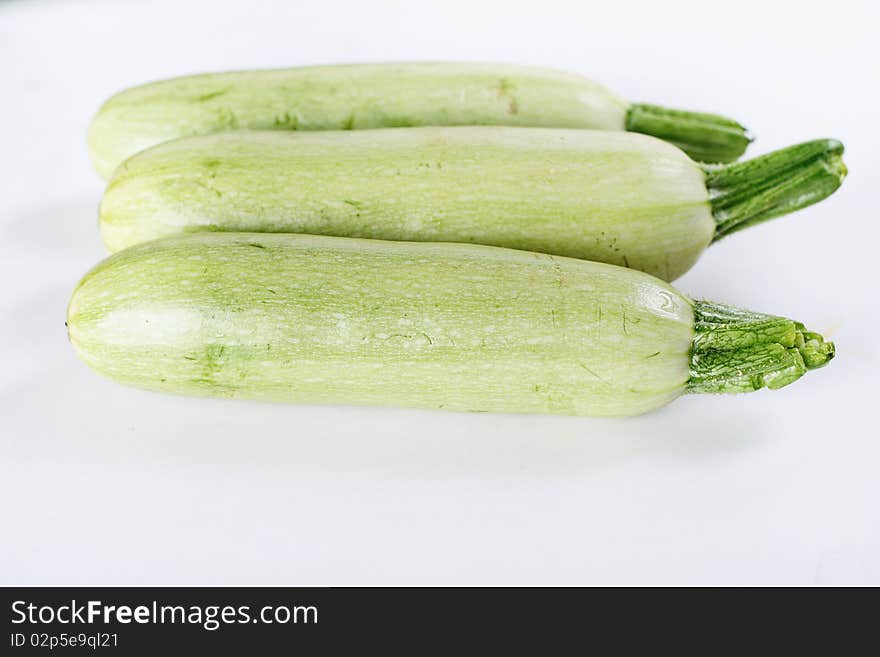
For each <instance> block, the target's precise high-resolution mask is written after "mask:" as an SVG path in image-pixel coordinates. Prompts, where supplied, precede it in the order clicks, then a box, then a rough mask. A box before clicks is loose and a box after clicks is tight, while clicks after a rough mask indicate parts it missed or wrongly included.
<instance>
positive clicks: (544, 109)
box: [89, 63, 750, 178]
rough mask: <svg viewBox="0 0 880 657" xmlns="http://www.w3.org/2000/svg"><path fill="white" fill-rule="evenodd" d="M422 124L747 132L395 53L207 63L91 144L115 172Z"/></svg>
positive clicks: (115, 102) (741, 139)
mask: <svg viewBox="0 0 880 657" xmlns="http://www.w3.org/2000/svg"><path fill="white" fill-rule="evenodd" d="M424 125H514V126H539V127H547V128H590V129H597V130H630V131H634V132H643V133H646V134H650V135H654V136H656V137H660V138H663V139H666V140H668V141H670V142H672V143H674V144H676V145H678V146H680V147H681V148H683V149H684V150H685V151H687V152H688V153H689V154H690V155H692V156H693V157H694V158H695V159H697V160H700V161H705V162H729V161H732V160H735V159H736V158H737V157H739V156H740V155H741V154H742V153H743V151H744V150H745V148H746V146H747V145H748V143H749V141H750V139H749V137H748V136H747V135H746V130H745V129H744V128H743V127H742V126H741V125H740V124H738V123H737V122H736V121H732V120H730V119H727V118H724V117H721V116H716V115H713V114H702V113H697V112H685V111H680V110H669V109H666V108H662V107H658V106H656V105H644V104H631V103H628V102H626V101H624V100H622V99H620V98H618V97H617V96H615V95H614V94H613V93H611V92H610V91H608V90H607V89H605V88H604V87H602V86H601V85H599V84H596V83H595V82H592V81H590V80H587V79H586V78H583V77H581V76H579V75H573V74H570V73H562V72H559V71H552V70H546V69H541V68H530V67H524V66H512V65H505V64H478V63H457V64H456V63H399V64H354V65H342V66H311V67H303V68H289V69H277V70H263V71H238V72H232V73H211V74H206V75H194V76H188V77H180V78H174V79H170V80H162V81H159V82H153V83H151V84H145V85H142V86H138V87H134V88H131V89H127V90H125V91H122V92H120V93H118V94H116V95H115V96H113V97H112V98H111V99H110V100H108V101H107V102H106V103H105V104H104V106H103V107H102V108H101V110H100V112H99V113H98V115H97V116H96V117H95V120H94V122H93V123H92V126H91V129H90V131H89V150H90V152H91V156H92V161H93V162H94V165H95V168H96V169H97V171H98V172H99V173H100V174H101V175H102V176H104V177H105V178H107V177H109V176H110V174H111V173H112V172H113V169H115V168H116V167H117V166H118V165H119V164H120V163H121V162H122V161H123V160H125V159H126V158H128V157H130V156H132V155H134V154H135V153H137V152H138V151H141V150H143V149H145V148H148V147H149V146H153V145H155V144H158V143H160V142H163V141H168V140H169V139H175V138H177V137H187V136H192V135H201V134H207V133H212V132H222V131H227V130H235V129H242V128H246V129H260V130H353V129H361V128H396V127H401V126H424Z"/></svg>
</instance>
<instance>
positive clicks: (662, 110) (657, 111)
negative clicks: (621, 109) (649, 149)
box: [626, 103, 752, 162]
mask: <svg viewBox="0 0 880 657" xmlns="http://www.w3.org/2000/svg"><path fill="white" fill-rule="evenodd" d="M626 129H627V130H628V131H630V132H641V133H642V134H646V135H651V136H652V137H657V138H659V139H663V140H664V141H668V142H670V143H673V144H675V145H676V146H678V147H679V148H680V149H681V150H683V151H684V152H685V153H687V154H688V155H689V156H690V157H691V158H692V159H694V160H696V161H697V162H733V161H734V160H736V159H737V158H738V157H739V156H740V155H742V154H743V152H745V150H746V147H747V146H748V145H749V143H750V142H751V141H752V138H751V137H750V136H749V134H748V131H747V130H746V129H745V128H744V127H743V126H742V125H740V124H739V123H737V122H736V121H734V120H733V119H728V118H727V117H724V116H719V115H717V114H705V113H702V112H688V111H686V110H676V109H668V108H666V107H660V106H658V105H646V104H642V103H633V104H632V105H630V107H629V110H628V111H627V114H626Z"/></svg>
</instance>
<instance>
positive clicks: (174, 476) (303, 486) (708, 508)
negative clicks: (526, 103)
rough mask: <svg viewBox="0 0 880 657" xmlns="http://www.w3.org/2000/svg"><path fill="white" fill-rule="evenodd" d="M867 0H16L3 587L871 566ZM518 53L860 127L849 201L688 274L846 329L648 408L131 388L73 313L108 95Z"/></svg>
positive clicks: (0, 70)
mask: <svg viewBox="0 0 880 657" xmlns="http://www.w3.org/2000/svg"><path fill="white" fill-rule="evenodd" d="M876 7H877V4H876V3H873V2H870V1H869V0H865V1H864V2H831V3H829V2H816V3H811V2H804V1H800V2H785V3H782V2H768V1H767V0H764V1H761V2H752V1H743V0H739V1H738V2H736V3H715V2H705V1H702V0H701V1H697V2H684V1H677V2H676V1H673V0H665V1H664V2H649V1H645V2H626V1H611V0H603V1H602V2H596V3H593V2H586V1H584V0H577V1H572V2H569V3H561V2H551V1H546V0H544V1H542V2H534V1H532V2H524V3H517V2H512V1H511V0H506V1H504V2H491V3H488V2H487V3H479V2H475V1H474V0H468V1H466V2H459V1H457V0H445V1H444V2H440V3H437V4H435V5H429V4H427V3H422V2H413V1H407V2H399V3H396V2H385V3H383V2H378V1H376V0H371V1H370V2H350V3H349V2H337V1H331V0H322V1H321V2H314V1H309V2H305V1H304V2H277V3H269V2H241V1H236V2H220V1H218V0H214V1H213V2H206V3H195V2H185V1H182V0H174V1H171V2H167V1H164V0H151V1H150V2H143V3H130V2H109V1H108V2H101V1H90V2H60V1H57V2H36V1H28V0H19V1H11V2H0V434H2V439H0V450H2V451H0V583H6V584H12V583H22V584H37V583H68V584H77V583H81V584H115V583H149V584H196V583H199V584H233V583H252V584H412V583H422V584H599V583H619V584H630V583H649V584H651V583H680V584H711V583H803V584H809V583H880V520H878V502H880V475H878V472H880V469H878V468H880V463H878V461H880V458H878V457H880V432H878V431H877V429H876V427H875V425H876V423H877V406H878V401H880V400H878V395H877V384H876V376H877V372H878V368H880V362H878V351H877V337H876V335H877V331H878V325H880V316H878V310H877V306H878V302H877V279H878V273H877V272H878V266H880V262H878V257H877V253H878V238H880V231H878V222H880V219H878V211H877V208H878V198H880V189H878V187H880V186H878V173H877V172H878V171H880V156H878V153H880V143H878V131H877V121H878V120H877V111H876V105H877V102H878V95H877V66H878V64H880V52H878V46H877V41H878V38H877V34H878V27H880V20H878V18H880V16H878V10H877V9H876ZM420 59H433V60H499V61H511V62H516V63H524V64H536V65H546V66H551V67H556V68H562V69H569V70H572V71H576V72H580V73H583V74H585V75H588V76H590V77H593V78H595V79H597V80H599V81H602V82H604V83H605V84H607V85H608V86H610V87H611V88H613V89H615V90H616V91H618V92H619V93H621V94H622V95H624V96H625V97H628V98H630V99H633V100H644V101H649V102H655V103H662V104H666V105H670V106H674V107H684V108H695V109H706V110H711V111H718V112H722V113H726V114H728V115H731V116H734V117H737V118H739V119H740V120H742V121H743V122H745V123H747V124H748V125H749V127H750V128H751V129H752V130H753V131H754V132H755V134H756V135H757V136H758V141H757V142H756V143H755V144H754V145H753V146H752V148H751V150H750V154H752V155H754V154H757V153H761V152H764V151H766V150H769V149H772V148H776V147H781V146H785V145H788V144H791V143H794V142H797V141H801V140H805V139H810V138H814V137H825V136H833V137H837V138H839V139H841V140H842V141H843V142H844V143H845V144H846V146H847V155H846V161H847V164H848V165H849V168H850V177H849V178H848V179H847V181H846V182H845V184H844V186H843V188H842V189H841V190H840V191H839V192H838V194H837V195H835V196H834V197H833V198H832V199H830V200H828V201H826V202H825V203H823V204H821V205H820V206H816V207H814V208H810V209H808V210H806V211H803V212H801V213H799V214H797V215H796V216H790V217H786V218H783V219H779V220H777V221H776V222H774V223H772V224H768V225H764V226H761V227H758V228H754V229H751V230H750V231H749V232H746V233H742V234H738V235H737V236H735V237H731V238H730V239H728V240H726V241H724V242H723V243H722V244H720V245H717V246H713V247H712V248H711V249H710V251H708V252H707V253H706V254H705V255H704V257H703V259H702V260H701V262H700V263H699V264H698V265H697V266H696V267H695V268H694V269H693V270H692V271H691V272H690V273H689V274H688V275H687V276H686V277H684V278H682V279H680V280H679V281H678V283H677V286H678V287H679V289H681V290H683V291H685V292H687V293H689V294H690V295H692V296H696V297H705V298H712V299H715V300H719V301H725V302H729V303H734V304H737V305H741V306H746V307H749V308H752V309H755V310H762V311H768V312H774V313H777V314H784V315H787V316H790V317H794V318H796V319H799V320H801V321H803V322H805V323H807V324H808V325H809V326H810V327H812V328H815V329H816V330H820V331H823V332H826V333H827V334H830V335H831V336H832V337H833V339H834V340H835V341H836V343H837V347H838V358H837V359H836V360H835V361H834V362H832V363H831V364H830V365H829V366H828V367H827V368H826V369H824V370H821V371H818V372H812V373H810V374H809V375H807V376H806V377H804V378H803V379H802V380H801V381H799V382H797V383H796V384H794V385H792V386H790V387H789V388H786V389H785V390H782V391H778V392H766V391H765V392H761V393H756V394H753V395H742V396H738V397H728V396H723V397H708V396H707V397H686V398H683V399H681V400H679V401H677V402H675V403H674V404H672V405H670V406H668V407H667V408H665V409H663V410H661V411H659V412H656V413H653V414H650V415H648V416H644V417H640V418H636V419H630V420H591V419H583V418H563V417H537V416H514V415H509V416H508V415H487V414H475V415H467V414H454V413H442V412H423V411H407V410H394V409H390V410H383V409H356V408H344V407H337V408H332V407H302V406H283V405H270V404H258V403H247V402H228V401H216V400H203V399H190V398H177V397H170V396H162V395H159V394H154V393H148V392H141V391H138V390H134V389H127V388H124V387H122V386H119V385H117V384H114V383H112V382H110V381H107V380H104V379H102V378H100V377H99V376H98V375H96V374H94V373H92V372H91V371H89V370H88V369H87V368H86V366H85V365H83V364H82V363H80V362H79V361H78V360H77V358H76V356H75V355H74V353H73V351H72V349H71V348H70V346H69V344H68V343H67V339H66V334H65V330H64V315H65V306H66V303H67V299H68V296H69V294H70V292H71V291H72V289H73V287H74V285H75V284H76V282H77V281H78V279H79V277H80V276H81V275H82V274H83V273H84V272H85V271H86V270H87V269H88V268H89V267H90V266H92V265H93V264H94V263H96V262H97V261H98V260H99V259H100V258H102V257H103V256H104V255H105V251H104V249H103V246H102V245H101V242H100V239H99V236H98V232H97V228H96V208H97V203H98V200H99V198H100V194H101V191H102V185H101V182H100V180H99V179H98V177H97V176H96V174H94V172H93V171H92V170H91V168H90V166H89V162H88V159H87V155H86V148H85V133H86V128H87V125H88V122H89V120H90V118H91V116H92V114H93V113H94V112H95V111H96V110H97V108H98V106H99V104H100V103H101V102H102V101H103V100H104V99H105V98H106V97H107V96H109V95H110V94H111V93H113V92H115V91H117V90H119V89H121V88H123V87H126V86H130V85H133V84H137V83H141V82H144V81H147V80H151V79H155V78H161V77H166V76H172V75H179V74H186V73H191V72H200V71H206V70H215V69H235V68H250V67H264V66H283V65H298V64H310V63H327V62H354V61H369V60H420Z"/></svg>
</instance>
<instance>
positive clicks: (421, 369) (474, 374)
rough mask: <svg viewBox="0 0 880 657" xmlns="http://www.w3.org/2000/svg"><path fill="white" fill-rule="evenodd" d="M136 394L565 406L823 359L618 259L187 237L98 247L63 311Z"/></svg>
mask: <svg viewBox="0 0 880 657" xmlns="http://www.w3.org/2000/svg"><path fill="white" fill-rule="evenodd" d="M67 326H68V332H69V336H70V340H71V342H72V343H73V346H74V347H75V349H76V351H77V352H78V353H79V355H80V357H81V358H82V359H83V360H84V361H85V362H86V363H88V364H89V365H90V366H91V367H93V368H94V369H95V370H97V371H98V372H100V373H102V374H105V375H107V376H109V377H111V378H113V379H116V380H117V381H120V382H122V383H126V384H131V385H135V386H139V387H142V388H149V389H153V390H160V391H167V392H176V393H185V394H196V395H210V396H217V397H234V398H252V399H266V400H276V401H291V402H305V403H322V404H323V403H343V404H371V405H394V406H412V407H426V408H446V409H452V410H472V411H501V412H522V413H561V414H577V415H612V416H613V415H632V414H636V413H643V412H646V411H649V410H651V409H654V408H657V407H659V406H662V405H663V404H665V403H667V402H669V401H671V400H673V399H675V398H676V397H678V396H679V395H682V394H683V393H686V392H740V391H750V390H756V389H759V388H762V387H768V388H779V387H781V386H784V385H786V384H788V383H791V382H792V381H794V380H795V379H797V378H799V377H800V376H801V375H802V374H803V373H804V372H805V371H806V370H807V369H811V368H814V367H818V366H820V365H822V364H824V363H825V362H827V361H828V360H830V359H831V357H832V356H833V354H834V347H833V344H831V343H825V342H823V340H822V338H821V336H819V335H817V334H815V333H810V332H808V331H806V330H805V329H804V327H803V326H802V325H801V324H798V323H796V322H793V321H790V320H787V319H783V318H780V317H773V316H769V315H762V314H757V313H750V312H746V311H741V310H737V309H733V308H729V307H725V306H719V305H717V304H712V303H706V302H693V301H691V300H689V299H688V298H686V297H685V296H683V295H682V294H680V293H679V292H677V291H676V290H675V289H673V288H672V287H670V286H669V285H668V284H666V283H664V282H662V281H660V280H658V279H656V278H653V277H651V276H649V275H647V274H644V273H641V272H637V271H634V270H631V269H625V268H622V267H615V266H612V265H604V264H598V263H593V262H588V261H584V260H575V259H570V258H562V257H556V256H550V255H545V254H537V253H529V252H526V251H516V250H511V249H501V248H495V247H489V246H479V245H470V244H437V243H413V242H387V241H379V240H361V239H351V238H338V237H325V236H313V235H291V234H263V233H251V234H247V233H201V234H195V235H187V236H182V237H173V238H168V239H164V240H157V241H154V242H149V243H146V244H142V245H139V246H135V247H132V248H131V249H128V250H126V251H123V252H120V253H118V254H116V255H113V256H111V257H110V258H108V259H107V260H105V261H104V262H103V263H101V264H100V265H98V266H97V267H96V268H95V269H93V270H92V271H91V272H90V273H88V274H87V275H86V276H85V277H84V278H83V280H82V281H81V282H80V284H79V286H78V287H77V288H76V291H75V292H74V294H73V297H72V299H71V301H70V305H69V308H68V315H67Z"/></svg>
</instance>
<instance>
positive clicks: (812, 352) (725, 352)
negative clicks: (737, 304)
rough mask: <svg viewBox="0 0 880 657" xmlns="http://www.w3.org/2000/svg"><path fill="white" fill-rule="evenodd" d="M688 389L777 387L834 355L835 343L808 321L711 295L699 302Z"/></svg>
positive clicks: (695, 313)
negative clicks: (810, 327) (712, 298)
mask: <svg viewBox="0 0 880 657" xmlns="http://www.w3.org/2000/svg"><path fill="white" fill-rule="evenodd" d="M694 332H695V334H694V341H693V345H692V347H691V363H690V371H691V378H690V381H689V382H688V392H691V393H718V392H727V393H731V392H752V391H753V390H760V389H761V388H770V389H772V390H775V389H777V388H781V387H783V386H787V385H788V384H789V383H792V382H794V381H796V380H797V379H799V378H801V376H803V375H804V373H805V372H806V371H807V370H812V369H816V368H817V367H822V366H823V365H825V364H826V363H827V362H828V361H829V360H831V359H832V358H834V343H833V342H825V341H824V340H823V338H822V336H821V335H819V334H818V333H813V332H811V331H807V330H806V329H805V328H804V325H803V324H800V323H799V322H795V321H792V320H790V319H785V318H784V317H775V316H773V315H764V314H762V313H755V312H751V311H748V310H742V309H740V308H734V307H732V306H725V305H722V304H717V303H712V302H710V301H696V302H694Z"/></svg>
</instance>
